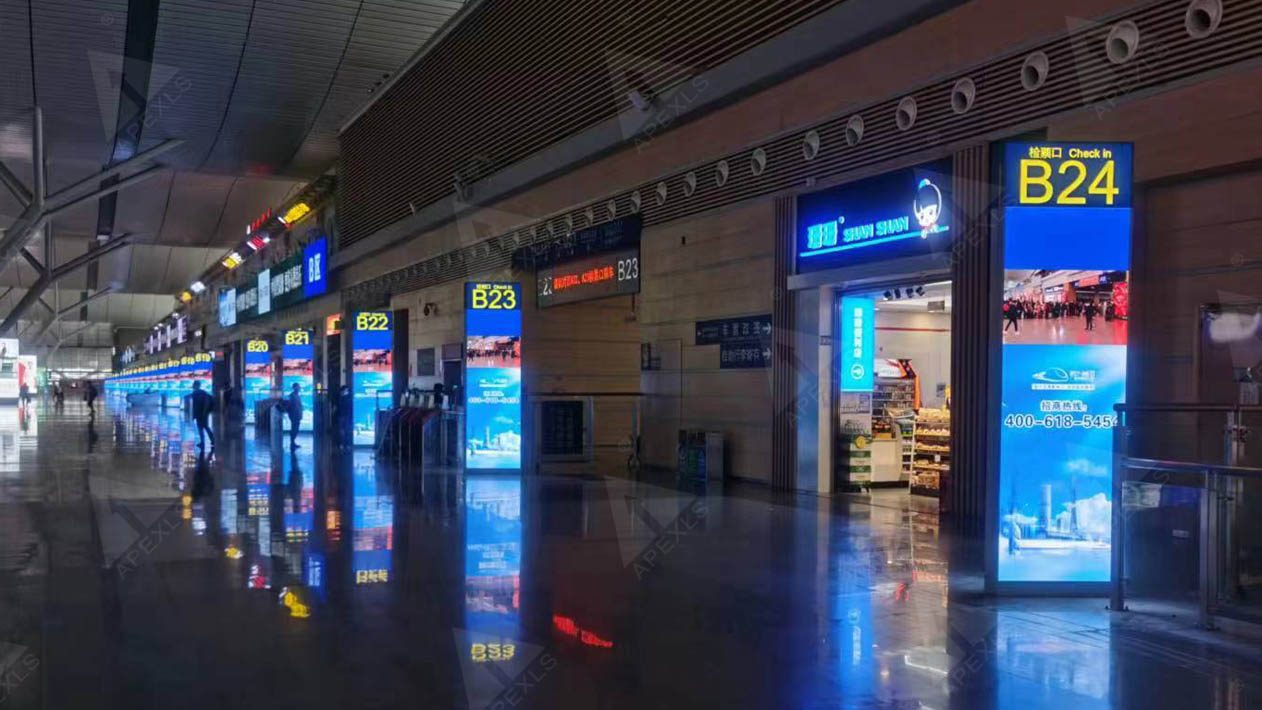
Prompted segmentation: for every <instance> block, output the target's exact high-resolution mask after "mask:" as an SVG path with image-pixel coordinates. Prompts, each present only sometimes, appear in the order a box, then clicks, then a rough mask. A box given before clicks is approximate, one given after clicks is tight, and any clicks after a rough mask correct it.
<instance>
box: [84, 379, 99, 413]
mask: <svg viewBox="0 0 1262 710" xmlns="http://www.w3.org/2000/svg"><path fill="white" fill-rule="evenodd" d="M96 394H97V392H96V384H94V383H93V382H92V381H91V380H88V388H87V391H85V392H84V393H83V398H84V399H86V400H87V401H88V411H89V412H90V413H91V416H94V417H95V416H96Z"/></svg>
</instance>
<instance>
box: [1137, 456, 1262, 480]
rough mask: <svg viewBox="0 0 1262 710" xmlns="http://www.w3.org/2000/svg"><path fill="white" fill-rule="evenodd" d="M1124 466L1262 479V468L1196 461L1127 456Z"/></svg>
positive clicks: (1149, 469) (1170, 471)
mask: <svg viewBox="0 0 1262 710" xmlns="http://www.w3.org/2000/svg"><path fill="white" fill-rule="evenodd" d="M1121 461H1122V465H1123V466H1125V467H1126V468H1128V469H1143V470H1145V471H1165V472H1167V473H1196V474H1202V475H1204V474H1211V475H1214V474H1216V475H1220V476H1230V477H1234V478H1262V468H1256V467H1253V466H1224V465H1222V464H1212V463H1198V462H1194V461H1169V460H1166V459H1145V458H1136V457H1133V456H1126V457H1123V458H1122V459H1121Z"/></svg>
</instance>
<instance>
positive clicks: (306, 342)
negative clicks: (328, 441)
mask: <svg viewBox="0 0 1262 710" xmlns="http://www.w3.org/2000/svg"><path fill="white" fill-rule="evenodd" d="M281 358H282V359H281V367H282V369H281V396H283V397H288V396H289V394H290V392H292V391H293V387H294V385H298V397H299V399H301V400H302V419H301V420H300V422H299V425H298V431H311V430H312V428H313V425H314V423H315V412H314V407H315V347H314V346H312V344H311V331H309V330H287V331H285V344H284V346H283V347H282V348H281ZM285 426H289V424H288V422H286V424H285Z"/></svg>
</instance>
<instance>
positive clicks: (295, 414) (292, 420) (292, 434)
mask: <svg viewBox="0 0 1262 710" xmlns="http://www.w3.org/2000/svg"><path fill="white" fill-rule="evenodd" d="M285 413H286V414H288V415H289V448H290V449H296V448H298V426H299V425H300V424H302V389H301V388H300V387H298V383H297V382H295V383H294V386H293V387H291V388H290V390H289V396H288V397H286V398H285Z"/></svg>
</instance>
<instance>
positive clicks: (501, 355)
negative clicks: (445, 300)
mask: <svg viewBox="0 0 1262 710" xmlns="http://www.w3.org/2000/svg"><path fill="white" fill-rule="evenodd" d="M521 336H522V327H521V284H518V283H482V282H478V283H467V284H465V379H466V382H467V383H468V384H467V388H466V392H465V403H466V404H465V450H466V458H465V468H467V469H470V470H490V469H499V470H516V469H520V468H521V438H522V408H521V365H522V360H521V358H522V349H521Z"/></svg>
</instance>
